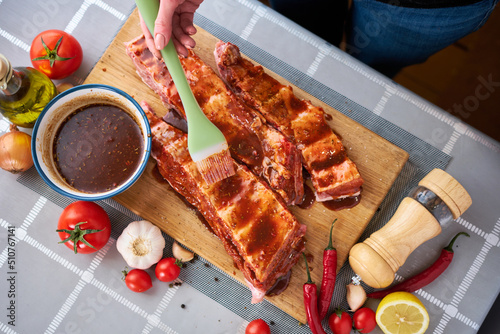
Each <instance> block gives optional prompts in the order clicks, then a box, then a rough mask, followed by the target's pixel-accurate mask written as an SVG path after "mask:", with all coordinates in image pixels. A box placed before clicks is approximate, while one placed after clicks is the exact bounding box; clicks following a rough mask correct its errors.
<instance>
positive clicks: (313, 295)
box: [302, 253, 326, 334]
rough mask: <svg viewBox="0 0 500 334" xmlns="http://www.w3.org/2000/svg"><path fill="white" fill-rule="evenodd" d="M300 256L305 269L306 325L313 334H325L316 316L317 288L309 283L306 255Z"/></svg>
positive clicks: (312, 283) (309, 276)
mask: <svg viewBox="0 0 500 334" xmlns="http://www.w3.org/2000/svg"><path fill="white" fill-rule="evenodd" d="M302 255H304V260H305V261H306V269H307V282H306V283H304V286H303V292H304V306H305V309H306V316H307V323H308V324H309V328H310V329H311V332H312V333H313V334H326V333H325V331H324V330H323V327H322V326H321V320H320V318H319V315H318V295H317V293H318V287H317V286H316V284H315V283H314V282H313V281H311V273H310V272H309V265H308V264H307V258H306V255H305V254H304V253H302Z"/></svg>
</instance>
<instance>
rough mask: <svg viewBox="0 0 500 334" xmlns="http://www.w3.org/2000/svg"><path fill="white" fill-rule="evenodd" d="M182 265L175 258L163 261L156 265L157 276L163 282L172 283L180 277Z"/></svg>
mask: <svg viewBox="0 0 500 334" xmlns="http://www.w3.org/2000/svg"><path fill="white" fill-rule="evenodd" d="M181 266H182V263H181V262H180V261H179V260H177V259H176V258H174V257H167V258H164V259H161V260H160V261H158V263H157V264H156V268H155V275H156V277H157V278H158V279H159V280H160V281H162V282H172V281H173V280H174V279H176V278H177V277H179V274H180V273H181Z"/></svg>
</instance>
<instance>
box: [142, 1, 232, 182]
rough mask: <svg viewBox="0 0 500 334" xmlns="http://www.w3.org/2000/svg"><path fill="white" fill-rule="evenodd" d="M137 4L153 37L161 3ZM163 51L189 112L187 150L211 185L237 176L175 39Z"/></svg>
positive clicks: (227, 150) (226, 147)
mask: <svg viewBox="0 0 500 334" xmlns="http://www.w3.org/2000/svg"><path fill="white" fill-rule="evenodd" d="M135 3H136V5H137V8H138V9H139V12H140V13H141V16H142V19H143V20H144V22H145V23H146V25H147V27H148V29H149V31H150V32H151V35H154V24H155V21H156V17H157V16H158V10H159V8H160V3H159V1H158V0H135ZM160 52H161V55H162V57H163V60H164V61H165V64H166V65H167V69H168V71H169V73H170V75H171V77H172V79H173V81H174V84H175V87H176V88H177V91H178V92H179V96H180V98H181V101H182V104H183V106H184V110H185V112H186V118H187V124H188V150H189V154H190V155H191V159H193V161H194V162H195V163H196V166H197V168H198V170H199V172H200V174H201V175H202V176H203V178H204V180H205V182H207V183H208V184H212V183H215V182H218V181H220V180H223V179H225V178H227V177H230V176H232V175H234V174H235V170H234V165H233V160H232V159H231V155H230V153H229V149H228V145H227V141H226V138H225V137H224V135H223V134H222V132H221V131H220V130H219V129H218V128H217V127H216V126H215V125H214V124H213V123H212V122H210V120H209V119H208V118H207V117H206V116H205V114H204V113H203V111H202V110H201V109H200V106H199V105H198V102H197V101H196V99H195V97H194V95H193V92H192V91H191V87H190V86H189V83H188V81H187V79H186V75H185V74H184V70H183V69H182V65H181V63H180V61H179V58H178V55H177V51H176V50H175V46H174V44H173V41H172V38H170V41H169V42H168V44H167V46H166V47H165V48H163V50H160Z"/></svg>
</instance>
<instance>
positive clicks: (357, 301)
mask: <svg viewBox="0 0 500 334" xmlns="http://www.w3.org/2000/svg"><path fill="white" fill-rule="evenodd" d="M346 288H347V297H346V298H347V304H349V307H350V308H351V309H350V311H352V312H355V311H356V310H357V309H359V308H360V307H361V306H363V304H364V303H365V301H366V291H365V289H363V287H362V286H361V285H359V284H357V285H355V284H353V283H350V284H348V285H347V286H346Z"/></svg>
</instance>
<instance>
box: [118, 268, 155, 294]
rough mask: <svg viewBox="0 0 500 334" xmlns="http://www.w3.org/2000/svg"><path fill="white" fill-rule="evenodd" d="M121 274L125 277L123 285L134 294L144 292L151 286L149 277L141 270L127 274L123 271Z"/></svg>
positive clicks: (134, 270) (133, 270)
mask: <svg viewBox="0 0 500 334" xmlns="http://www.w3.org/2000/svg"><path fill="white" fill-rule="evenodd" d="M123 274H124V275H125V284H127V286H128V288H129V289H130V290H132V291H134V292H144V291H146V290H149V289H150V288H151V287H152V286H153V282H152V281H151V277H150V276H149V274H148V273H147V272H145V271H144V270H142V269H132V270H131V271H129V272H127V271H126V270H124V271H123Z"/></svg>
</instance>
